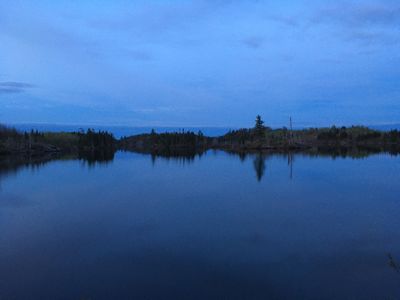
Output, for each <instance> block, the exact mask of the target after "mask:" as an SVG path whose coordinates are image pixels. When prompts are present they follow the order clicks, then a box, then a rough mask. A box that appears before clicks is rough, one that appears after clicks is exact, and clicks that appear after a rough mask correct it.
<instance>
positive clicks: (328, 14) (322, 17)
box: [313, 3, 400, 26]
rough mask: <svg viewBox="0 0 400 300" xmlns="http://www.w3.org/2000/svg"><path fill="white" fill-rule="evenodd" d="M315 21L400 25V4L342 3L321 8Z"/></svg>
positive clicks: (360, 24)
mask: <svg viewBox="0 0 400 300" xmlns="http://www.w3.org/2000/svg"><path fill="white" fill-rule="evenodd" d="M313 21H314V22H317V23H321V22H336V23H340V24H344V25H351V26H373V25H382V26H393V25H400V5H399V4H389V3H386V4H368V3H363V4H356V5H354V4H341V5H336V6H332V7H328V8H324V9H321V10H320V11H318V13H317V14H316V15H315V16H314V18H313Z"/></svg>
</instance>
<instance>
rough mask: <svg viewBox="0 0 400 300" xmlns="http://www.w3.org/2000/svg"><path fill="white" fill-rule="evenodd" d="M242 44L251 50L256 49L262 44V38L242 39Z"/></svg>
mask: <svg viewBox="0 0 400 300" xmlns="http://www.w3.org/2000/svg"><path fill="white" fill-rule="evenodd" d="M243 44H244V45H246V46H247V47H249V48H252V49H258V48H260V47H261V46H262V45H263V44H264V38H263V37H260V36H252V37H248V38H245V39H243Z"/></svg>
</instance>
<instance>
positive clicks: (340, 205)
mask: <svg viewBox="0 0 400 300" xmlns="http://www.w3.org/2000/svg"><path fill="white" fill-rule="evenodd" d="M288 162H289V164H288ZM399 171H400V157H394V156H389V155H386V154H382V155H373V156H369V157H368V158H363V159H351V158H336V159H332V158H330V157H309V156H305V155H295V156H293V157H289V159H288V157H287V156H283V155H273V156H260V155H250V156H247V157H244V158H243V157H242V158H240V157H238V156H235V155H230V154H226V153H223V152H212V151H210V152H208V153H206V154H205V155H203V156H201V157H196V158H195V159H194V160H184V159H169V160H168V159H164V158H154V157H153V158H152V157H151V156H149V155H142V154H135V153H122V152H119V153H117V154H116V156H115V158H114V160H113V161H110V162H109V163H101V164H100V163H98V164H88V163H85V162H84V161H82V160H58V161H51V162H47V163H46V164H43V165H40V166H35V167H31V166H24V167H20V168H18V169H12V170H11V169H7V170H6V169H4V170H2V171H1V172H0V299H303V298H304V299H399V298H400V184H399V182H400V172H399Z"/></svg>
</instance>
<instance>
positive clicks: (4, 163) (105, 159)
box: [0, 151, 114, 183]
mask: <svg viewBox="0 0 400 300" xmlns="http://www.w3.org/2000/svg"><path fill="white" fill-rule="evenodd" d="M113 159H114V151H96V152H80V153H78V154H77V155H75V154H74V155H61V154H58V153H49V154H45V155H41V156H25V155H18V156H14V155H13V156H0V183H1V180H2V178H5V177H8V176H10V175H13V174H16V173H18V172H19V171H20V170H22V169H27V168H29V169H30V170H32V171H36V170H37V169H39V168H41V167H43V166H44V165H46V164H48V163H49V162H51V161H55V160H80V161H82V162H83V165H87V166H88V167H89V168H93V167H95V166H96V165H106V164H108V163H110V162H112V161H113Z"/></svg>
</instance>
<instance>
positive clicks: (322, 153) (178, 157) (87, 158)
mask: <svg viewBox="0 0 400 300" xmlns="http://www.w3.org/2000/svg"><path fill="white" fill-rule="evenodd" d="M218 151H220V150H209V151H187V150H180V151H174V152H166V153H159V152H157V153H142V154H144V155H149V157H150V159H151V162H152V165H153V166H155V165H156V163H157V161H158V160H160V161H172V162H175V163H180V164H183V165H186V164H188V165H190V164H193V163H194V162H195V161H196V159H200V158H201V157H202V156H203V155H204V154H205V153H207V152H212V153H214V154H216V153H218ZM224 152H225V153H227V154H229V155H231V156H233V157H237V158H238V159H239V160H240V161H241V162H245V161H246V160H247V159H251V160H252V163H253V169H254V172H255V175H256V179H257V181H258V182H261V181H262V179H263V177H264V176H265V172H266V166H267V163H266V161H267V160H268V159H270V158H272V157H274V156H280V157H282V158H285V159H287V165H288V177H289V178H290V179H292V178H293V167H294V160H295V156H297V155H300V156H306V157H310V158H318V157H330V158H332V159H336V158H351V159H361V158H366V157H368V156H370V155H376V154H379V153H381V151H380V150H379V149H375V148H366V147H363V148H360V147H358V148H345V147H343V148H340V147H335V148H316V149H309V150H307V151H286V152H285V151H280V152H277V151H249V152H232V151H224ZM389 154H390V155H395V156H397V155H398V152H397V151H394V152H389ZM114 156H115V152H114V151H96V152H81V153H79V154H78V155H59V154H48V155H44V156H40V157H26V156H6V157H0V182H1V179H2V177H4V176H7V175H10V174H15V173H16V172H18V170H19V169H21V168H30V169H32V170H35V169H37V168H40V167H41V166H43V165H45V164H47V163H49V162H50V161H53V160H75V159H78V160H80V161H82V162H83V165H84V166H87V167H89V168H93V167H95V166H96V165H107V164H109V163H111V162H112V161H113V160H114Z"/></svg>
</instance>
